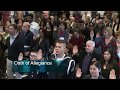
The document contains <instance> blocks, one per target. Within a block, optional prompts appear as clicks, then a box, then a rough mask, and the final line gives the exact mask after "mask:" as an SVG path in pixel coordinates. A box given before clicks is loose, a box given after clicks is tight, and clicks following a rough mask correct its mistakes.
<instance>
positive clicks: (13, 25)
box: [9, 24, 18, 31]
mask: <svg viewBox="0 0 120 90" xmlns="http://www.w3.org/2000/svg"><path fill="white" fill-rule="evenodd" d="M10 26H12V27H13V28H14V29H15V30H17V31H18V27H17V25H16V24H11V25H10ZM10 26H9V27H10Z"/></svg>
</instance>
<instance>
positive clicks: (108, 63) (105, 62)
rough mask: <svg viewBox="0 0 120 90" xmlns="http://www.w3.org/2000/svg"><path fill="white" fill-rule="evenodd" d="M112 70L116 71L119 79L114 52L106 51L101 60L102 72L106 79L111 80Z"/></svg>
mask: <svg viewBox="0 0 120 90" xmlns="http://www.w3.org/2000/svg"><path fill="white" fill-rule="evenodd" d="M111 70H115V76H116V78H117V79H118V78H119V67H118V63H117V62H116V60H114V59H113V50H111V49H107V50H106V51H104V53H103V56H102V60H101V72H102V76H103V77H104V78H105V79H109V74H110V71H111Z"/></svg>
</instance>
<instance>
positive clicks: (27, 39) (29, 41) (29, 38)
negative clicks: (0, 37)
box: [20, 30, 33, 51]
mask: <svg viewBox="0 0 120 90" xmlns="http://www.w3.org/2000/svg"><path fill="white" fill-rule="evenodd" d="M24 33H25V32H23V31H22V32H21V33H20V34H21V38H23V40H24V45H26V46H30V48H29V50H28V51H30V50H31V49H32V47H33V33H32V32H31V31H30V30H28V31H27V32H26V33H25V35H24Z"/></svg>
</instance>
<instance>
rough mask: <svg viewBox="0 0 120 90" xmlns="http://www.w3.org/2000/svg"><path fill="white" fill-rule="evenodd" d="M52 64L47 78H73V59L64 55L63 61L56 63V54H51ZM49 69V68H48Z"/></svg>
mask: <svg viewBox="0 0 120 90" xmlns="http://www.w3.org/2000/svg"><path fill="white" fill-rule="evenodd" d="M49 60H51V61H52V63H53V64H52V66H51V67H50V68H49V70H48V71H49V73H48V79H73V78H74V70H75V61H74V60H72V59H71V58H70V57H69V56H67V55H65V57H64V59H63V61H62V62H61V63H60V64H59V65H57V63H56V56H55V54H52V55H51V57H50V59H49ZM50 69H51V70H50Z"/></svg>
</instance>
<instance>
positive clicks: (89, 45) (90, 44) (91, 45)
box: [85, 40, 95, 53]
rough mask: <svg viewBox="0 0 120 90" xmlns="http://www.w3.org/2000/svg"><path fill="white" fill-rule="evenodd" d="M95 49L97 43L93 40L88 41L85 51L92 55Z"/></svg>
mask: <svg viewBox="0 0 120 90" xmlns="http://www.w3.org/2000/svg"><path fill="white" fill-rule="evenodd" d="M94 48H95V42H94V41H92V40H88V41H87V42H86V46H85V50H86V52H87V53H92V52H93V50H94Z"/></svg>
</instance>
